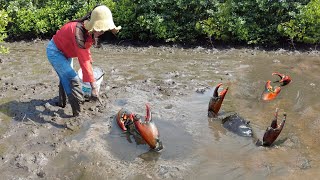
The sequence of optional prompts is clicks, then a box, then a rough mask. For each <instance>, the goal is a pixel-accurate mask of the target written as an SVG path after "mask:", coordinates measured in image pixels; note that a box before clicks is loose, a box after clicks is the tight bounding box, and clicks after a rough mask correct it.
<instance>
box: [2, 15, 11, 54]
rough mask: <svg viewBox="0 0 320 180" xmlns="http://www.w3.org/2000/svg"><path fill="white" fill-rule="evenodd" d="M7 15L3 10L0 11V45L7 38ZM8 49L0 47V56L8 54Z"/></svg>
mask: <svg viewBox="0 0 320 180" xmlns="http://www.w3.org/2000/svg"><path fill="white" fill-rule="evenodd" d="M9 20H10V19H9V16H8V13H7V12H6V11H4V10H0V43H1V42H3V40H4V39H5V38H6V37H7V32H6V26H7V25H8V22H9ZM8 52H9V49H8V48H6V47H4V46H3V45H0V54H3V53H8Z"/></svg>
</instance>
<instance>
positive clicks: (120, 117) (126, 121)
mask: <svg viewBox="0 0 320 180" xmlns="http://www.w3.org/2000/svg"><path fill="white" fill-rule="evenodd" d="M131 114H132V113H130V112H128V111H127V110H124V109H120V111H119V112H118V114H117V117H116V120H117V124H118V126H119V127H120V129H121V130H122V131H127V130H128V127H129V125H130V124H133V121H132V120H131V119H130V115H131Z"/></svg>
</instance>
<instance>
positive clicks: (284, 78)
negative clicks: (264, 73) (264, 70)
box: [272, 72, 292, 86]
mask: <svg viewBox="0 0 320 180" xmlns="http://www.w3.org/2000/svg"><path fill="white" fill-rule="evenodd" d="M272 75H277V76H279V77H280V80H278V81H276V82H280V83H281V86H285V85H287V84H289V83H290V82H291V81H292V80H291V77H290V76H288V75H285V74H281V73H278V72H274V73H272Z"/></svg>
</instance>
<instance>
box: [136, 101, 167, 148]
mask: <svg viewBox="0 0 320 180" xmlns="http://www.w3.org/2000/svg"><path fill="white" fill-rule="evenodd" d="M146 111H147V113H146V116H145V121H144V122H142V120H141V118H140V116H139V115H134V114H132V115H131V116H130V118H131V119H132V120H133V122H134V125H135V128H136V129H137V131H138V132H139V134H140V135H141V137H142V138H143V139H144V140H145V141H146V143H147V144H148V145H149V146H150V148H152V149H156V150H161V149H162V143H161V141H160V140H159V131H158V128H157V127H156V125H155V123H154V122H153V121H152V119H151V112H150V106H149V105H148V104H147V105H146Z"/></svg>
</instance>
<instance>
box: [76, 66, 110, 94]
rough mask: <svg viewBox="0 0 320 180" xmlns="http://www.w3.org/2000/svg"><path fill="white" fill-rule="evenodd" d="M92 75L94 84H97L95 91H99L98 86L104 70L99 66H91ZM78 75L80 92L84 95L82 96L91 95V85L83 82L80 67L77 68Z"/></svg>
mask: <svg viewBox="0 0 320 180" xmlns="http://www.w3.org/2000/svg"><path fill="white" fill-rule="evenodd" d="M93 75H94V78H95V80H96V84H97V91H98V92H99V91H100V86H101V83H102V81H103V75H104V71H103V70H102V69H101V68H99V67H93ZM78 76H79V78H80V80H81V85H82V87H81V90H82V93H83V95H84V97H90V96H91V91H92V88H91V85H90V83H89V82H83V80H82V79H83V78H82V77H83V75H82V69H81V68H80V69H79V70H78Z"/></svg>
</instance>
